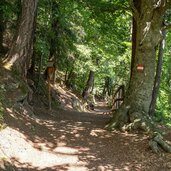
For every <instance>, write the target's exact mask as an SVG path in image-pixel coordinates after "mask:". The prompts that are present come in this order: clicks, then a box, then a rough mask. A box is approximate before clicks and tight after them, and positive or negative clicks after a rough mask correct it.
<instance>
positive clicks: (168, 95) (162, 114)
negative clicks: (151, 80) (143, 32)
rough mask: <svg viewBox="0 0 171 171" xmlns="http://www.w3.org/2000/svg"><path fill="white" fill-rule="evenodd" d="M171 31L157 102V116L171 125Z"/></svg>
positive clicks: (167, 41) (167, 40)
mask: <svg viewBox="0 0 171 171" xmlns="http://www.w3.org/2000/svg"><path fill="white" fill-rule="evenodd" d="M170 36H171V31H169V32H168V33H167V37H166V46H165V53H164V57H163V69H162V77H161V85H160V93H159V98H158V102H157V113H156V115H157V118H159V119H160V120H163V121H164V122H166V123H167V124H168V125H170V126H171V58H170V56H171V40H170Z"/></svg>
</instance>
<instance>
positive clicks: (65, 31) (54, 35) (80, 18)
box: [0, 0, 171, 124]
mask: <svg viewBox="0 0 171 171" xmlns="http://www.w3.org/2000/svg"><path fill="white" fill-rule="evenodd" d="M128 6H129V5H128V2H127V1H125V0H122V1H121V0H120V1H110V2H108V1H97V0H94V1H89V0H86V1H81V2H77V1H71V0H62V1H60V0H49V1H46V0H41V1H39V2H38V7H37V11H36V17H37V19H36V20H35V23H34V29H35V33H34V47H33V56H32V60H31V64H30V65H31V67H30V71H29V73H30V74H31V76H33V77H35V78H34V79H35V80H36V81H37V84H36V86H38V84H39V83H38V82H39V81H40V80H39V76H37V74H38V73H39V75H40V74H41V73H44V72H45V70H46V67H47V63H48V60H49V59H53V60H54V61H55V65H56V68H57V77H58V78H59V79H60V80H58V81H60V82H62V83H63V84H66V85H67V86H68V87H70V88H72V89H73V90H74V91H76V92H77V93H79V94H82V92H83V91H84V90H85V85H86V82H87V79H88V77H89V75H90V74H92V73H93V77H94V78H93V79H94V80H93V85H92V90H91V91H92V92H91V93H92V94H93V95H96V96H98V97H103V98H105V99H107V100H108V99H110V97H111V96H112V94H113V93H114V91H115V90H116V89H117V88H118V87H119V86H120V85H125V87H126V89H127V88H128V86H129V78H130V72H131V53H132V52H131V50H132V34H133V33H132V32H133V31H132V30H133V24H132V23H133V18H132V12H131V10H130V9H129V8H128ZM20 14H21V3H20V1H19V0H14V1H9V0H3V1H2V2H0V17H1V23H0V53H1V58H2V59H4V57H5V55H6V54H7V52H8V50H9V49H10V46H11V42H12V40H13V36H14V35H15V33H16V31H17V28H18V23H19V21H20ZM170 15H171V13H170V10H168V11H167V13H166V14H165V17H164V20H165V21H164V22H165V23H169V22H170V18H171V16H170ZM170 36H171V31H169V30H167V34H166V38H165V42H166V43H165V48H164V53H163V64H161V65H162V72H161V84H160V90H159V94H158V99H157V107H156V109H157V110H156V112H155V116H156V119H157V120H158V121H163V122H166V123H167V124H170V123H171V122H170V121H171V114H170V110H171V82H170V80H171V78H170V75H171V73H170V72H171V71H170V69H171V64H170V63H171V58H170V56H171V40H170ZM159 51H160V49H159V47H157V48H156V53H157V54H158V53H159ZM157 62H158V58H157V59H156V65H157Z"/></svg>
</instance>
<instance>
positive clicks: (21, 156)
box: [0, 127, 87, 171]
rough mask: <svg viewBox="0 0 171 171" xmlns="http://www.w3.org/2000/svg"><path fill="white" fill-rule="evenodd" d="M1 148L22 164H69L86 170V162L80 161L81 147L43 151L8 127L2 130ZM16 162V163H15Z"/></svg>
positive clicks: (45, 165) (44, 166) (74, 167)
mask: <svg viewBox="0 0 171 171" xmlns="http://www.w3.org/2000/svg"><path fill="white" fill-rule="evenodd" d="M0 148H2V149H3V152H4V153H5V154H6V156H7V157H8V158H9V159H11V158H14V159H16V161H17V162H19V163H21V164H25V163H27V164H29V165H30V166H31V167H37V168H39V169H43V168H46V167H54V166H62V165H67V166H68V168H69V170H70V171H72V170H74V171H76V170H78V168H79V170H80V171H86V170H87V168H86V167H85V165H86V163H83V162H81V161H79V158H78V154H79V149H74V148H70V147H56V148H55V149H54V151H53V152H50V151H47V150H46V151H44V150H43V149H42V151H40V150H38V149H36V148H34V147H33V143H32V142H30V141H27V138H26V137H25V136H24V135H23V134H22V133H20V132H18V131H16V130H14V129H12V128H10V127H7V128H5V129H4V130H2V131H1V132H0ZM14 164H15V163H14Z"/></svg>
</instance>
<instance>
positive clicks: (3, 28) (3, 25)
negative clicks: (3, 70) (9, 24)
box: [0, 1, 5, 53]
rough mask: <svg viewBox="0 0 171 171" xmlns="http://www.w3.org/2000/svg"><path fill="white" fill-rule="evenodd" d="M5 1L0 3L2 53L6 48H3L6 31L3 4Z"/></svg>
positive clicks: (0, 47)
mask: <svg viewBox="0 0 171 171" xmlns="http://www.w3.org/2000/svg"><path fill="white" fill-rule="evenodd" d="M4 3H5V1H4V2H3V1H2V2H0V5H1V8H0V19H1V22H0V53H3V51H4V47H3V36H4V31H5V21H4V12H3V4H4Z"/></svg>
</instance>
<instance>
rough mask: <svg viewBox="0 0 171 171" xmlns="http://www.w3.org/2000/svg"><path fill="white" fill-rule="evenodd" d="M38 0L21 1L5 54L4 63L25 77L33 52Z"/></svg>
mask: <svg viewBox="0 0 171 171" xmlns="http://www.w3.org/2000/svg"><path fill="white" fill-rule="evenodd" d="M37 3H38V0H30V1H22V2H21V5H22V12H21V16H20V21H19V25H18V29H17V31H16V34H15V35H14V39H13V42H12V46H11V48H10V50H9V53H8V55H7V60H6V65H7V66H8V67H12V69H14V70H15V71H17V73H18V74H19V75H20V76H23V77H26V75H27V70H28V69H29V66H30V60H31V58H32V54H33V40H34V21H35V19H36V12H37Z"/></svg>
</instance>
